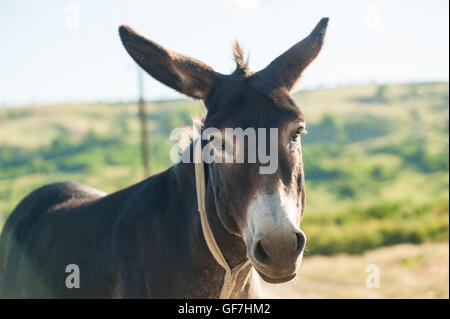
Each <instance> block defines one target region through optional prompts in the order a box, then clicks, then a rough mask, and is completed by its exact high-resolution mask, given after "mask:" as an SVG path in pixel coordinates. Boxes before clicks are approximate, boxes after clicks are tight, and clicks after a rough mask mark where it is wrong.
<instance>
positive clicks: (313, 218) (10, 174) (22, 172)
mask: <svg viewBox="0 0 450 319" xmlns="http://www.w3.org/2000/svg"><path fill="white" fill-rule="evenodd" d="M293 97H294V99H295V100H296V102H297V104H298V105H299V106H300V107H301V109H302V110H303V112H304V114H305V116H306V118H307V129H308V131H309V133H308V134H307V135H305V136H304V138H303V141H302V143H303V147H304V162H305V173H306V180H307V207H306V212H305V218H304V221H303V226H302V228H303V229H304V230H305V232H306V234H307V236H308V247H307V248H308V251H307V254H308V255H335V254H340V253H348V254H361V253H363V252H365V251H367V250H372V249H375V248H379V247H384V246H390V245H396V244H401V243H415V244H418V243H424V242H446V241H448V239H449V232H448V231H449V195H448V191H449V161H448V155H449V140H448V134H449V105H448V101H449V100H448V83H410V84H396V85H366V86H355V87H343V88H335V89H323V90H314V91H301V92H299V93H296V94H294V96H293ZM147 107H148V110H149V117H148V121H149V125H150V127H151V156H152V157H151V165H152V172H153V173H155V172H158V171H161V170H163V169H165V168H166V167H168V166H169V165H171V162H170V160H169V150H170V148H171V147H172V146H173V145H174V143H175V141H171V140H169V134H170V132H171V130H172V129H173V128H174V127H180V126H183V125H186V124H189V123H190V121H191V120H190V119H191V117H190V116H191V114H196V115H199V114H202V113H203V112H204V109H203V106H202V105H201V104H200V103H198V102H194V101H189V100H175V101H158V102H152V103H147ZM138 129H139V127H138V120H137V107H136V105H134V104H127V103H122V104H114V105H107V104H83V105H79V104H65V105H36V106H28V107H17V108H3V109H0V225H1V224H2V220H3V221H4V220H5V219H6V217H7V216H8V214H9V213H10V212H11V211H12V210H13V209H14V207H15V205H17V203H18V202H19V201H20V199H21V198H23V197H24V196H25V195H26V194H27V193H29V192H30V191H31V190H33V189H35V188H37V187H39V186H41V185H44V184H47V183H50V182H55V181H61V180H75V181H78V182H82V183H86V184H89V185H91V186H93V187H96V188H99V189H102V190H105V191H107V192H113V191H115V190H118V189H120V188H123V187H125V186H128V185H130V184H132V183H136V182H138V181H139V180H141V179H142V178H143V176H142V167H141V162H140V158H141V156H140V151H139V131H138ZM0 227H1V226H0Z"/></svg>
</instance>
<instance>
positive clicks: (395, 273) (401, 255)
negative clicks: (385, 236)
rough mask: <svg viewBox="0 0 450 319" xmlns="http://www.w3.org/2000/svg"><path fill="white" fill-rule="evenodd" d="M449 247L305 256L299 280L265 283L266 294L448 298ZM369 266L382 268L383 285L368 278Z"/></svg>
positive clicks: (403, 246) (431, 245) (435, 245)
mask: <svg viewBox="0 0 450 319" xmlns="http://www.w3.org/2000/svg"><path fill="white" fill-rule="evenodd" d="M448 249H449V246H448V243H426V244H421V245H412V244H401V245H396V246H393V247H387V248H380V249H377V250H374V251H368V252H366V253H364V254H362V255H358V256H349V255H342V254H341V255H336V256H332V257H328V256H327V257H324V256H315V257H309V258H306V259H305V260H304V261H303V264H302V268H301V269H300V273H299V275H298V277H297V278H296V279H295V280H293V281H290V282H288V283H285V284H278V285H271V284H267V283H264V282H262V283H261V287H262V288H263V296H264V297H266V298H292V299H295V298H301V299H305V298H333V299H334V298H448V297H449V289H448V280H449V259H448ZM369 265H376V266H377V267H378V269H379V286H378V288H377V287H372V288H368V287H367V286H366V279H367V278H368V276H370V275H372V274H373V272H366V268H367V266H369ZM369 267H370V266H369ZM369 269H371V268H369ZM369 269H368V270H369ZM370 282H371V281H370V280H369V283H370ZM369 287H371V286H370V285H369Z"/></svg>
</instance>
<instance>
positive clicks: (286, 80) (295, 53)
mask: <svg viewBox="0 0 450 319" xmlns="http://www.w3.org/2000/svg"><path fill="white" fill-rule="evenodd" d="M327 25H328V18H322V19H321V20H320V22H319V23H318V24H317V25H316V27H315V28H314V30H313V31H312V32H311V33H310V35H309V36H307V37H306V38H305V39H303V40H302V41H300V42H298V43H297V44H296V45H294V46H293V47H291V48H290V49H289V50H287V51H286V52H284V53H283V54H282V55H280V56H279V57H278V58H276V59H275V60H273V61H272V63H270V64H269V65H268V66H267V67H266V68H265V69H263V70H261V71H259V72H258V73H260V75H261V76H264V77H267V78H269V79H271V80H274V81H276V82H277V83H279V84H280V85H282V86H284V87H286V88H287V89H288V91H289V90H291V89H292V87H293V86H294V84H295V82H296V81H297V80H298V78H299V77H300V75H301V74H302V72H303V71H304V70H305V69H306V67H307V66H308V65H309V64H310V63H311V62H312V61H313V60H314V59H315V58H316V57H317V55H318V54H319V52H320V49H322V45H323V39H324V37H325V31H326V29H327Z"/></svg>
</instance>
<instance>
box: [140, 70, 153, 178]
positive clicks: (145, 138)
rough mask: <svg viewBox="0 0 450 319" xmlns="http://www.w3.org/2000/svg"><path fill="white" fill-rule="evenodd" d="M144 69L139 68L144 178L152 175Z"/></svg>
mask: <svg viewBox="0 0 450 319" xmlns="http://www.w3.org/2000/svg"><path fill="white" fill-rule="evenodd" d="M142 73H143V72H142V69H141V68H140V67H139V66H138V86H139V101H138V105H139V120H140V122H141V151H142V164H143V166H144V178H147V177H148V176H149V175H150V154H149V151H148V146H149V140H150V136H149V132H148V126H147V110H146V108H145V101H144V81H143V77H142Z"/></svg>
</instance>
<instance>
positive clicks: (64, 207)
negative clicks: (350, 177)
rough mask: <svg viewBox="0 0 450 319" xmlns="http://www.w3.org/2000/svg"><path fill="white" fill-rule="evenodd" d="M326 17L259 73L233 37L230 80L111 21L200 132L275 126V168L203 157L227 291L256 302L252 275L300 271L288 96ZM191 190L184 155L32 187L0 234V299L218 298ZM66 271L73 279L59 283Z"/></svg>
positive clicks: (298, 180)
mask: <svg viewBox="0 0 450 319" xmlns="http://www.w3.org/2000/svg"><path fill="white" fill-rule="evenodd" d="M327 24H328V18H323V19H322V20H321V21H320V22H319V23H318V24H317V26H316V27H315V28H314V30H313V31H312V32H311V33H310V35H309V36H307V37H306V38H305V39H304V40H302V41H300V42H298V43H297V44H295V45H294V46H293V47H291V48H290V49H289V50H287V51H286V52H285V53H283V54H282V55H280V56H279V57H278V58H276V59H275V60H274V61H272V62H271V63H270V64H269V65H268V66H267V67H266V68H265V69H263V70H261V71H258V72H251V71H249V69H248V66H247V62H245V61H244V57H243V53H242V50H241V49H240V47H239V45H238V44H237V43H236V45H235V47H234V56H235V61H236V65H237V67H236V70H235V71H234V72H233V73H232V74H230V75H224V74H220V73H218V72H216V71H214V70H213V69H212V68H211V67H209V66H208V65H206V64H204V63H202V62H199V61H197V60H195V59H193V58H190V57H187V56H185V55H181V54H179V53H176V52H174V51H170V50H168V49H166V48H164V47H162V46H160V45H159V44H157V43H155V42H153V41H151V40H148V39H146V38H144V37H143V36H141V35H139V34H137V33H136V32H134V31H133V30H132V29H131V28H129V27H128V26H121V27H120V28H119V34H120V38H121V40H122V43H123V45H124V47H125V49H126V50H127V51H128V53H129V54H130V55H131V57H132V58H133V59H134V60H135V61H136V62H137V64H139V65H140V66H141V67H142V68H143V69H144V70H145V71H146V72H148V73H149V74H150V75H151V76H152V77H154V78H155V79H157V80H159V81H160V82H162V83H164V84H166V85H167V86H169V87H171V88H173V89H175V90H177V91H178V92H181V93H183V94H185V95H188V96H190V97H192V98H195V99H202V100H203V102H204V105H205V106H206V109H207V114H206V116H205V117H204V119H203V129H206V128H211V127H213V128H217V129H219V130H223V129H225V128H265V129H269V128H277V132H278V133H277V134H278V135H277V136H276V137H277V138H278V153H277V158H278V166H277V168H276V170H275V172H274V173H272V174H259V171H258V169H259V168H260V166H261V165H262V163H260V162H259V161H258V162H256V163H247V162H245V163H209V164H208V163H204V164H203V165H204V167H205V176H204V181H202V183H204V205H205V212H206V218H207V221H208V223H209V225H210V229H211V233H212V234H213V235H214V238H215V239H216V242H217V245H218V247H219V249H220V252H221V253H222V255H223V257H224V258H225V259H226V262H227V263H228V264H229V265H230V266H231V267H233V266H235V265H238V264H244V265H245V267H244V268H243V269H242V271H241V272H240V273H239V275H238V277H237V279H236V285H235V286H234V288H233V290H232V292H231V294H230V297H232V298H256V297H259V296H260V290H259V279H258V276H259V277H261V278H262V279H263V280H265V281H266V282H269V283H281V282H286V281H288V280H291V279H293V278H294V277H295V276H296V274H297V271H298V269H299V267H300V263H301V260H302V255H303V250H304V248H305V244H306V237H305V234H304V233H303V232H302V231H301V230H300V220H301V219H302V217H303V211H304V208H305V182H304V172H303V162H302V150H301V134H302V132H303V131H304V130H305V118H304V115H303V114H302V112H301V111H300V109H299V108H298V107H297V106H296V105H295V103H294V101H293V100H292V99H291V98H290V97H289V91H290V90H291V89H292V88H293V86H294V84H295V82H296V81H297V79H298V78H299V77H300V75H301V74H302V72H303V70H304V69H305V68H306V67H307V66H308V65H309V64H310V63H311V62H312V61H313V60H314V59H315V57H316V56H317V55H318V54H319V51H320V50H321V48H322V45H323V41H324V36H325V30H326V27H327ZM192 147H193V144H191V145H190V148H192ZM245 147H247V146H245ZM197 193H198V190H197V188H196V175H195V169H194V164H193V163H187V162H179V163H177V164H175V165H173V166H171V167H170V168H169V169H167V170H166V171H164V172H162V173H160V174H157V175H154V176H152V177H150V178H148V179H145V180H144V181H142V182H140V183H137V184H135V185H132V186H130V187H128V188H126V189H123V190H120V191H118V192H115V193H113V194H110V195H106V194H105V193H103V192H101V191H99V190H96V189H93V188H91V187H88V186H85V185H81V184H78V183H74V182H61V183H54V184H50V185H46V186H43V187H41V188H39V189H37V190H35V191H33V192H32V193H30V194H29V195H28V196H27V197H25V198H24V199H23V200H22V201H21V202H20V203H19V204H18V206H17V207H16V208H15V210H14V211H13V213H12V214H11V215H10V216H9V218H8V219H7V221H6V223H5V226H4V229H3V232H2V234H1V237H0V296H1V297H4V298H5V297H6V298H218V297H219V295H220V291H221V287H222V284H223V282H224V279H223V278H224V268H222V267H221V266H220V265H219V264H218V263H217V261H216V260H215V258H214V257H213V256H212V253H211V251H210V249H209V248H208V245H207V242H206V241H205V237H204V233H203V231H202V230H203V229H202V224H201V220H200V216H199V212H198V211H199V206H198V202H197V200H196V196H197ZM245 261H248V262H247V263H243V262H245ZM68 267H69V268H68ZM70 267H72V268H70ZM73 267H76V268H73ZM70 269H73V272H72V270H70ZM75 270H76V274H77V275H78V279H79V282H78V284H75V285H68V283H67V281H68V278H69V277H70V276H72V275H75ZM73 278H75V277H73ZM74 282H75V280H74ZM69 283H70V280H69Z"/></svg>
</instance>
